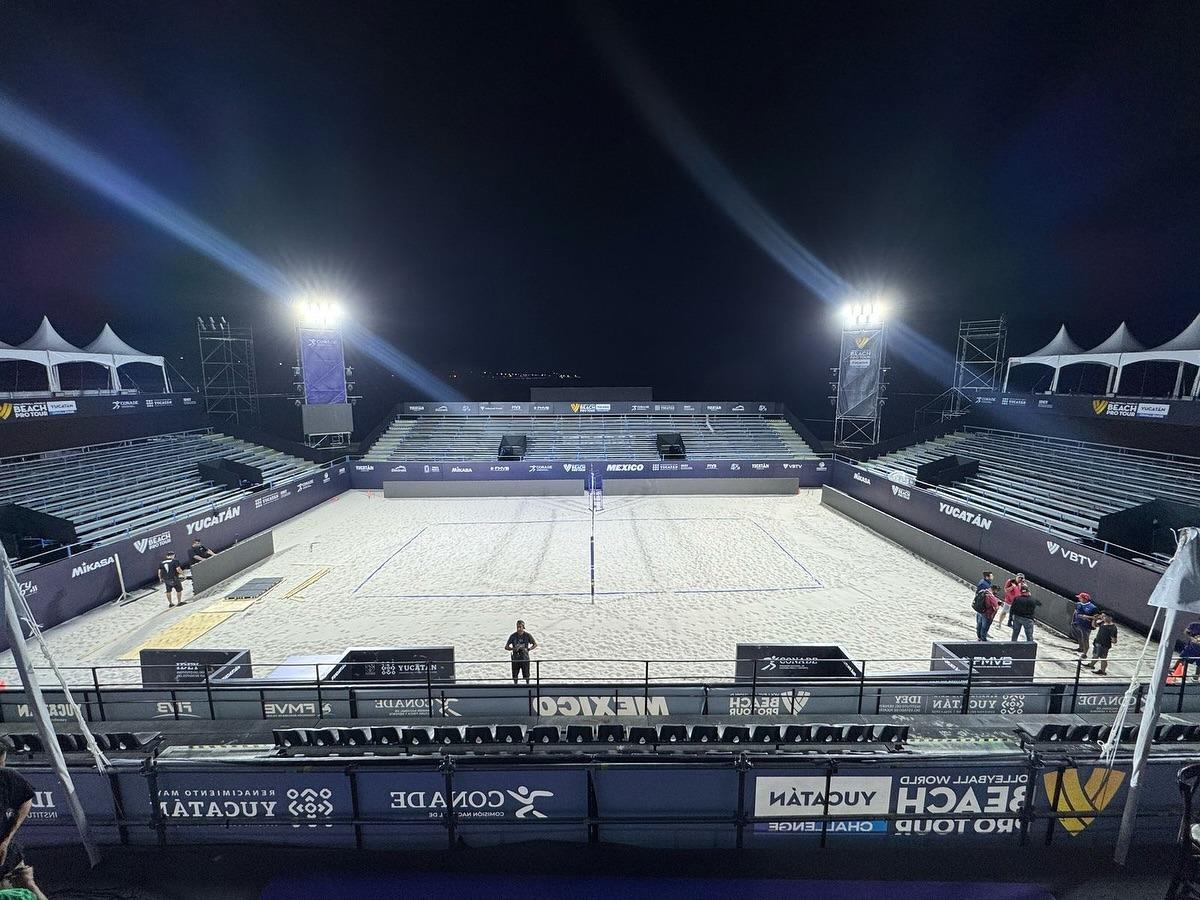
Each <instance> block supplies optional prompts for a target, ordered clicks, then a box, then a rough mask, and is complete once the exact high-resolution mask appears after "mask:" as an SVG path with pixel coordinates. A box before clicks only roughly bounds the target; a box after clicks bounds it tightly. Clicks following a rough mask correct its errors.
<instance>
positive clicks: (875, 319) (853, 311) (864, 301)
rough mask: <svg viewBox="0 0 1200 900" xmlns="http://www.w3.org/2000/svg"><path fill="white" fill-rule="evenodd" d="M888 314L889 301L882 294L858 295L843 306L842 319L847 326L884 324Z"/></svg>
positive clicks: (863, 326) (865, 326)
mask: <svg viewBox="0 0 1200 900" xmlns="http://www.w3.org/2000/svg"><path fill="white" fill-rule="evenodd" d="M887 314H888V302H887V299H886V298H885V297H883V296H881V295H873V296H864V297H856V298H855V299H853V300H851V301H850V302H849V303H847V304H846V305H845V306H843V307H842V320H843V321H844V322H845V323H846V326H847V327H856V326H857V327H860V328H869V327H872V326H878V325H882V324H883V321H884V319H885V318H886V317H887Z"/></svg>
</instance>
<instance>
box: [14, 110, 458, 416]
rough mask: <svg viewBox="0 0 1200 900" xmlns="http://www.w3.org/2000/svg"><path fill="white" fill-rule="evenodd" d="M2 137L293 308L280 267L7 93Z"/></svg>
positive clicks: (376, 344)
mask: <svg viewBox="0 0 1200 900" xmlns="http://www.w3.org/2000/svg"><path fill="white" fill-rule="evenodd" d="M0 137H3V138H6V139H7V140H8V141H9V142H11V143H12V144H14V145H16V146H17V147H20V148H21V149H22V150H24V151H26V152H27V153H29V154H31V155H32V156H34V157H36V158H37V159H40V160H41V161H42V162H44V163H46V164H48V165H50V166H51V167H53V168H54V169H57V170H58V171H59V172H61V173H63V174H64V175H67V176H69V177H70V178H72V179H74V180H75V181H78V182H79V183H81V184H83V185H85V186H87V187H89V188H91V189H92V190H93V191H95V192H96V193H98V194H100V195H101V196H102V197H105V198H106V199H108V200H110V201H112V202H113V203H115V204H116V205H117V206H119V207H121V208H123V209H125V210H126V211H128V212H131V213H133V214H134V215H136V216H137V217H138V218H140V219H142V220H143V221H144V222H147V223H149V224H151V225H153V226H154V227H156V228H158V229H159V230H160V231H163V232H165V233H166V234H169V235H171V236H172V237H174V238H175V239H176V240H178V241H180V242H181V243H183V244H186V245H187V246H189V247H191V248H192V249H193V250H196V251H198V252H199V253H202V254H203V255H205V256H207V257H208V258H209V259H210V260H212V261H213V262H215V263H217V264H218V265H220V266H221V267H222V268H224V269H227V270H228V271H230V272H233V273H234V274H235V275H237V276H239V277H241V278H242V279H244V280H245V281H247V282H248V283H249V284H251V285H253V286H254V287H256V288H259V289H260V290H262V291H264V292H266V293H268V294H270V295H271V296H272V297H274V298H275V299H276V300H278V301H281V302H283V303H285V304H286V303H289V302H290V300H291V298H292V297H293V296H294V295H295V293H296V292H297V290H298V287H297V285H295V284H293V283H292V281H291V280H290V279H289V278H288V277H287V276H286V275H284V273H283V272H281V271H280V270H279V269H278V268H276V267H275V266H273V265H271V264H270V263H268V262H266V261H265V260H262V259H260V258H259V257H258V256H256V255H255V254H253V253H251V252H250V251H249V250H247V249H245V248H244V247H242V246H241V245H240V244H238V243H237V242H236V241H234V240H233V239H232V238H230V237H228V236H226V235H225V234H223V233H222V232H220V231H218V230H217V229H216V228H213V227H212V226H211V225H209V224H207V223H206V222H204V221H202V220H201V219H198V218H196V217H195V216H193V215H192V214H191V213H189V212H187V211H186V210H185V209H183V208H182V207H180V206H178V205H177V204H175V203H173V202H171V201H170V200H168V199H167V198H166V197H164V196H163V195H162V194H160V193H158V192H157V191H155V190H154V189H153V188H151V187H150V186H148V185H146V184H144V183H143V182H141V181H139V180H138V179H137V178H135V177H133V176H132V175H130V174H129V173H128V172H126V171H124V170H123V169H121V168H120V167H119V166H117V165H115V164H114V163H112V162H110V161H109V160H108V159H106V158H105V157H103V156H101V155H100V154H99V153H96V152H95V151H93V150H90V149H88V148H87V147H85V146H84V145H83V144H81V143H79V142H78V141H76V140H75V139H74V138H72V137H70V136H68V135H67V134H65V133H64V132H62V131H60V130H58V129H57V128H55V127H54V126H52V125H50V124H49V123H47V122H45V121H43V120H42V119H41V118H39V117H38V116H36V115H35V114H34V113H32V112H30V111H29V110H27V109H25V107H23V106H22V105H21V104H20V103H18V102H17V101H16V100H14V99H12V98H11V97H9V96H8V95H7V94H5V93H4V92H3V91H0ZM346 335H347V337H349V338H350V339H351V341H352V343H354V344H355V345H356V346H357V347H359V349H361V350H362V351H363V352H365V353H366V354H367V355H368V356H370V357H371V358H372V359H374V360H375V361H376V362H378V363H380V364H381V365H382V366H384V367H385V368H387V369H388V370H389V371H391V372H393V373H394V374H396V375H398V376H399V377H401V378H403V379H404V380H405V381H407V382H408V383H409V384H411V385H412V386H413V387H414V388H417V389H418V390H421V391H423V392H424V393H426V394H427V395H428V396H430V397H431V398H433V399H446V400H460V399H462V397H461V395H460V394H459V393H458V392H457V391H455V390H454V389H453V388H451V387H450V386H449V385H447V384H444V383H443V382H442V381H441V379H439V378H437V376H435V375H434V374H433V373H431V372H429V371H428V370H426V369H425V368H423V367H422V366H421V365H420V364H419V363H417V362H416V361H415V360H413V359H411V358H409V357H408V356H406V355H405V354H404V353H402V352H401V351H400V350H398V349H397V348H396V347H394V346H392V345H391V344H390V343H389V342H387V341H385V340H384V339H383V338H380V337H378V336H377V335H374V334H371V333H370V332H368V331H367V330H366V329H365V328H362V327H361V326H360V327H357V328H351V329H346Z"/></svg>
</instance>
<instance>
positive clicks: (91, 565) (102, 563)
mask: <svg viewBox="0 0 1200 900" xmlns="http://www.w3.org/2000/svg"><path fill="white" fill-rule="evenodd" d="M116 561H117V557H116V556H106V557H104V559H97V560H95V561H94V562H85V563H80V564H79V565H77V566H76V567H75V568H73V569H72V570H71V577H72V578H78V577H79V576H80V575H87V574H88V573H89V572H95V571H97V570H98V569H103V568H106V567H108V566H111V565H112V564H113V563H115V562H116Z"/></svg>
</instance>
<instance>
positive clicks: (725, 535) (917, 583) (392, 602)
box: [0, 490, 1140, 683]
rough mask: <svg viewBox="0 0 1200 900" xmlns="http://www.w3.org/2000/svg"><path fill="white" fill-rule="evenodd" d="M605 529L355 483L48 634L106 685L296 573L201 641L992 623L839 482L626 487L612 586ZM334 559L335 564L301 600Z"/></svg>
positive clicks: (442, 639) (497, 504)
mask: <svg viewBox="0 0 1200 900" xmlns="http://www.w3.org/2000/svg"><path fill="white" fill-rule="evenodd" d="M592 533H593V528H592V515H591V511H590V509H589V507H588V504H587V501H586V500H585V499H584V498H582V497H581V498H547V497H530V498H488V499H412V500H408V499H384V498H383V497H381V496H380V495H379V494H378V493H376V492H372V493H367V492H362V491H351V492H348V493H346V494H342V495H341V496H339V497H337V498H334V499H333V500H330V501H328V502H326V503H324V504H322V505H321V506H319V507H317V508H315V509H313V510H310V511H309V512H307V513H305V514H303V515H301V516H298V517H297V518H295V519H293V520H291V521H289V522H287V523H285V524H284V525H282V526H280V527H279V528H277V529H275V547H276V553H275V555H274V556H273V557H272V558H270V559H268V560H266V561H265V562H263V563H261V564H259V565H257V566H255V567H253V568H252V569H250V570H248V571H246V572H244V573H242V574H241V575H239V576H238V577H237V578H235V579H233V580H232V581H231V582H229V583H227V584H225V585H221V586H218V588H216V589H214V590H213V591H211V592H209V594H207V595H205V596H203V597H200V598H195V599H191V598H189V602H188V603H186V604H185V605H184V606H183V607H182V608H181V609H175V610H170V611H168V610H167V609H166V602H165V599H164V597H163V595H162V594H161V592H159V591H155V592H152V593H150V594H148V595H147V596H144V597H142V598H141V599H139V600H137V601H136V602H133V603H130V604H128V605H125V606H116V605H109V606H105V607H103V608H100V609H97V610H93V611H92V612H90V613H88V614H86V615H84V616H81V617H79V618H77V619H74V620H72V621H71V622H68V623H66V624H64V625H61V626H59V627H58V628H55V629H53V630H51V631H50V632H49V633H48V635H47V637H48V640H49V643H50V646H51V649H52V652H53V653H54V655H55V656H56V658H57V660H58V662H59V664H60V665H61V666H106V667H107V666H113V667H118V668H112V669H105V670H104V671H103V672H102V673H101V679H102V681H118V680H121V681H136V679H137V669H136V663H132V662H129V661H121V660H120V659H119V658H120V657H121V656H122V655H125V654H127V653H128V652H129V651H130V650H131V649H133V648H135V647H137V646H138V645H139V644H141V643H143V642H145V641H146V640H147V639H149V638H152V636H153V635H155V634H158V633H159V632H161V631H162V630H163V629H165V628H167V627H168V626H169V625H171V624H173V623H175V622H177V621H178V620H180V619H183V618H184V617H187V616H190V615H192V614H193V613H197V612H203V611H204V610H205V609H206V608H207V607H209V606H211V605H212V604H214V603H216V602H218V601H219V598H220V597H221V596H223V595H224V594H225V593H227V592H228V590H229V589H230V588H231V587H234V586H237V585H239V584H241V583H242V582H244V581H246V580H248V579H249V578H251V577H267V576H274V577H281V578H283V579H284V581H283V583H282V584H281V585H279V586H278V587H276V588H275V589H273V590H272V591H271V592H270V593H268V594H267V595H266V597H265V598H264V599H262V600H260V601H259V602H257V603H255V604H253V605H252V606H250V607H249V608H248V609H247V610H245V611H244V612H240V613H236V614H234V615H233V616H232V617H231V618H229V619H227V620H226V621H225V622H223V623H222V624H220V625H218V626H217V627H216V628H214V629H212V630H211V631H209V632H208V633H207V634H205V635H203V636H202V637H200V638H199V639H198V640H196V641H195V642H194V643H193V644H192V646H194V647H206V648H239V649H240V648H248V649H249V650H250V651H251V654H252V657H253V659H254V662H255V664H256V666H255V668H256V672H258V673H259V674H266V673H267V672H268V671H270V669H271V668H273V665H272V664H276V663H279V662H282V661H283V660H284V659H285V658H287V657H289V656H292V655H295V654H322V653H325V654H331V653H339V652H340V651H342V650H343V649H345V648H347V647H388V646H408V647H420V646H445V645H452V646H453V647H454V648H455V653H456V658H457V659H458V660H459V661H460V664H459V677H460V679H462V678H471V677H489V678H499V677H503V676H504V675H505V674H506V669H507V665H506V661H505V654H504V652H503V645H504V642H505V639H506V638H507V636H508V635H509V633H510V632H512V630H513V626H514V624H515V623H516V620H517V619H518V618H521V619H524V620H525V622H526V623H527V626H528V628H529V630H530V631H531V632H533V634H534V635H535V637H536V638H537V640H538V643H539V645H540V646H539V647H538V649H537V650H536V651H535V652H534V654H533V656H534V658H535V659H537V660H540V665H541V674H542V677H543V678H544V679H557V678H568V677H588V678H591V677H630V678H632V677H641V675H642V674H643V672H644V671H645V663H644V662H643V661H645V660H651V661H653V662H652V663H651V669H650V671H651V674H652V676H654V677H659V678H664V679H665V678H668V677H673V676H674V677H680V676H689V677H716V678H727V677H730V676H731V675H732V672H733V665H732V662H731V661H732V660H733V658H734V648H735V645H736V644H737V643H739V642H746V643H783V644H788V643H832V644H840V645H841V646H842V647H843V648H844V649H845V650H846V651H847V652H848V653H849V654H850V655H851V656H852V657H855V658H863V659H870V660H883V659H887V660H892V661H895V662H896V665H895V666H892V665H888V664H886V663H882V662H880V663H876V662H872V663H871V664H870V665H871V668H872V669H876V671H878V668H877V666H885V667H886V668H893V670H894V669H895V668H911V667H916V668H918V669H921V668H925V667H926V666H927V664H928V660H929V653H930V645H931V643H932V642H933V641H937V640H943V639H945V640H972V639H973V637H974V620H975V619H974V615H975V614H974V612H973V611H972V609H971V599H972V587H971V586H970V585H967V584H965V583H964V582H962V581H960V580H959V579H957V578H955V577H953V576H950V575H948V574H946V573H945V572H943V571H942V570H940V569H937V568H935V567H933V566H931V565H929V564H927V563H925V562H923V561H921V560H920V559H918V558H917V557H915V556H913V555H912V554H911V553H909V552H907V551H905V550H903V549H901V548H900V547H898V546H896V545H894V544H892V543H890V542H888V541H887V540H885V539H883V538H881V537H879V536H878V535H876V534H874V533H872V532H870V531H868V530H866V529H864V528H862V527H860V526H859V525H857V524H855V523H853V522H852V521H850V520H848V519H846V518H844V517H842V516H841V515H839V514H837V513H835V512H832V511H831V510H829V509H827V508H825V507H823V506H821V504H820V492H819V491H815V490H813V491H808V490H806V491H801V492H800V493H799V494H798V495H796V496H771V497H744V496H737V497H608V498H607V499H606V502H605V508H604V509H603V510H602V511H600V512H597V513H596V516H595V530H594V533H595V594H594V597H593V594H592V576H591V553H590V546H591V536H592ZM323 568H328V569H329V572H328V574H326V575H325V576H323V577H321V578H320V579H319V580H317V581H315V582H314V583H313V584H312V585H311V586H309V587H307V588H305V589H304V590H303V591H302V592H300V593H299V594H297V595H296V596H294V597H291V598H287V597H285V596H284V595H285V594H286V593H287V592H288V591H289V590H291V589H292V588H293V587H295V586H297V585H299V584H300V583H301V582H303V581H304V580H305V579H307V578H309V577H310V576H312V575H313V574H314V573H316V572H317V571H319V570H321V569H323ZM189 593H190V588H185V597H188V594H189ZM1038 631H1039V637H1040V638H1041V644H1042V646H1041V650H1040V654H1039V655H1040V656H1041V657H1042V658H1043V659H1045V658H1047V657H1055V658H1059V659H1065V658H1066V657H1067V656H1068V653H1067V651H1066V645H1065V640H1064V639H1063V638H1062V637H1061V636H1059V635H1054V634H1052V633H1051V632H1050V631H1049V630H1048V629H1047V628H1045V627H1044V626H1040V625H1039V628H1038ZM1004 632H1005V636H1006V635H1007V629H1004ZM993 636H995V635H993ZM1122 638H1123V646H1121V647H1120V648H1119V649H1120V650H1122V651H1123V652H1122V653H1121V654H1120V655H1122V656H1132V655H1134V654H1135V649H1137V648H1139V647H1140V642H1139V641H1137V640H1136V638H1135V637H1134V636H1133V635H1129V634H1125V633H1123V634H1122ZM1135 645H1136V646H1135ZM38 656H39V657H40V654H38ZM621 660H623V661H625V662H619V661H621ZM672 660H708V661H710V662H704V663H692V664H683V663H674V664H672V663H670V662H667V661H672ZM901 660H908V661H909V663H908V664H907V665H903V666H901V665H900V664H899V662H900V661H901ZM470 661H480V663H481V664H480V665H478V666H471V665H464V663H468V662H470ZM0 665H5V666H9V665H11V655H10V654H5V656H4V657H3V658H0ZM1126 670H1127V669H1126V667H1125V666H1122V665H1120V664H1114V665H1113V666H1112V671H1114V672H1122V671H1126ZM1067 671H1070V672H1073V671H1074V667H1073V665H1072V666H1070V667H1063V668H1062V669H1061V670H1060V669H1058V667H1053V666H1049V665H1041V666H1039V672H1040V673H1041V674H1045V675H1051V674H1065V673H1066V672H1067ZM4 674H5V676H6V677H10V676H11V673H9V672H6V673H4ZM71 680H72V681H73V682H75V683H88V682H90V680H91V675H90V673H87V674H86V676H85V674H84V673H82V672H80V673H76V674H73V675H72V679H71Z"/></svg>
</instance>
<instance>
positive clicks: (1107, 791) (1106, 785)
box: [1042, 768, 1125, 836]
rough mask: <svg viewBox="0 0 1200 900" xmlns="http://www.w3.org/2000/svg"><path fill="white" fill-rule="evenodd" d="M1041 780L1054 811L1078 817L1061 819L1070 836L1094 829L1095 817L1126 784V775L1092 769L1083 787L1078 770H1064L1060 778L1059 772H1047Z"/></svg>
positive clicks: (1061, 823) (1067, 816)
mask: <svg viewBox="0 0 1200 900" xmlns="http://www.w3.org/2000/svg"><path fill="white" fill-rule="evenodd" d="M1042 777H1043V779H1044V780H1045V783H1046V796H1047V797H1048V798H1049V799H1050V802H1051V804H1053V806H1054V811H1055V812H1058V813H1077V814H1078V815H1065V816H1061V817H1060V818H1059V820H1058V822H1059V824H1060V825H1062V827H1063V828H1065V829H1066V830H1067V833H1068V834H1070V835H1071V836H1074V835H1077V834H1079V833H1080V832H1081V831H1083V830H1084V829H1085V828H1087V827H1088V826H1089V825H1091V824H1092V820H1093V819H1094V818H1095V816H1096V814H1097V813H1100V812H1103V811H1104V809H1105V808H1106V807H1107V806H1108V804H1110V803H1111V802H1112V800H1113V798H1114V797H1115V796H1117V792H1118V791H1119V790H1120V789H1121V785H1122V784H1123V783H1124V782H1125V773H1124V772H1116V771H1112V770H1110V769H1092V774H1091V775H1089V776H1088V779H1087V783H1086V784H1080V782H1079V769H1078V768H1070V769H1064V770H1063V771H1062V774H1061V777H1060V775H1059V773H1058V772H1047V773H1046V774H1045V775H1043V776H1042Z"/></svg>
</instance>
